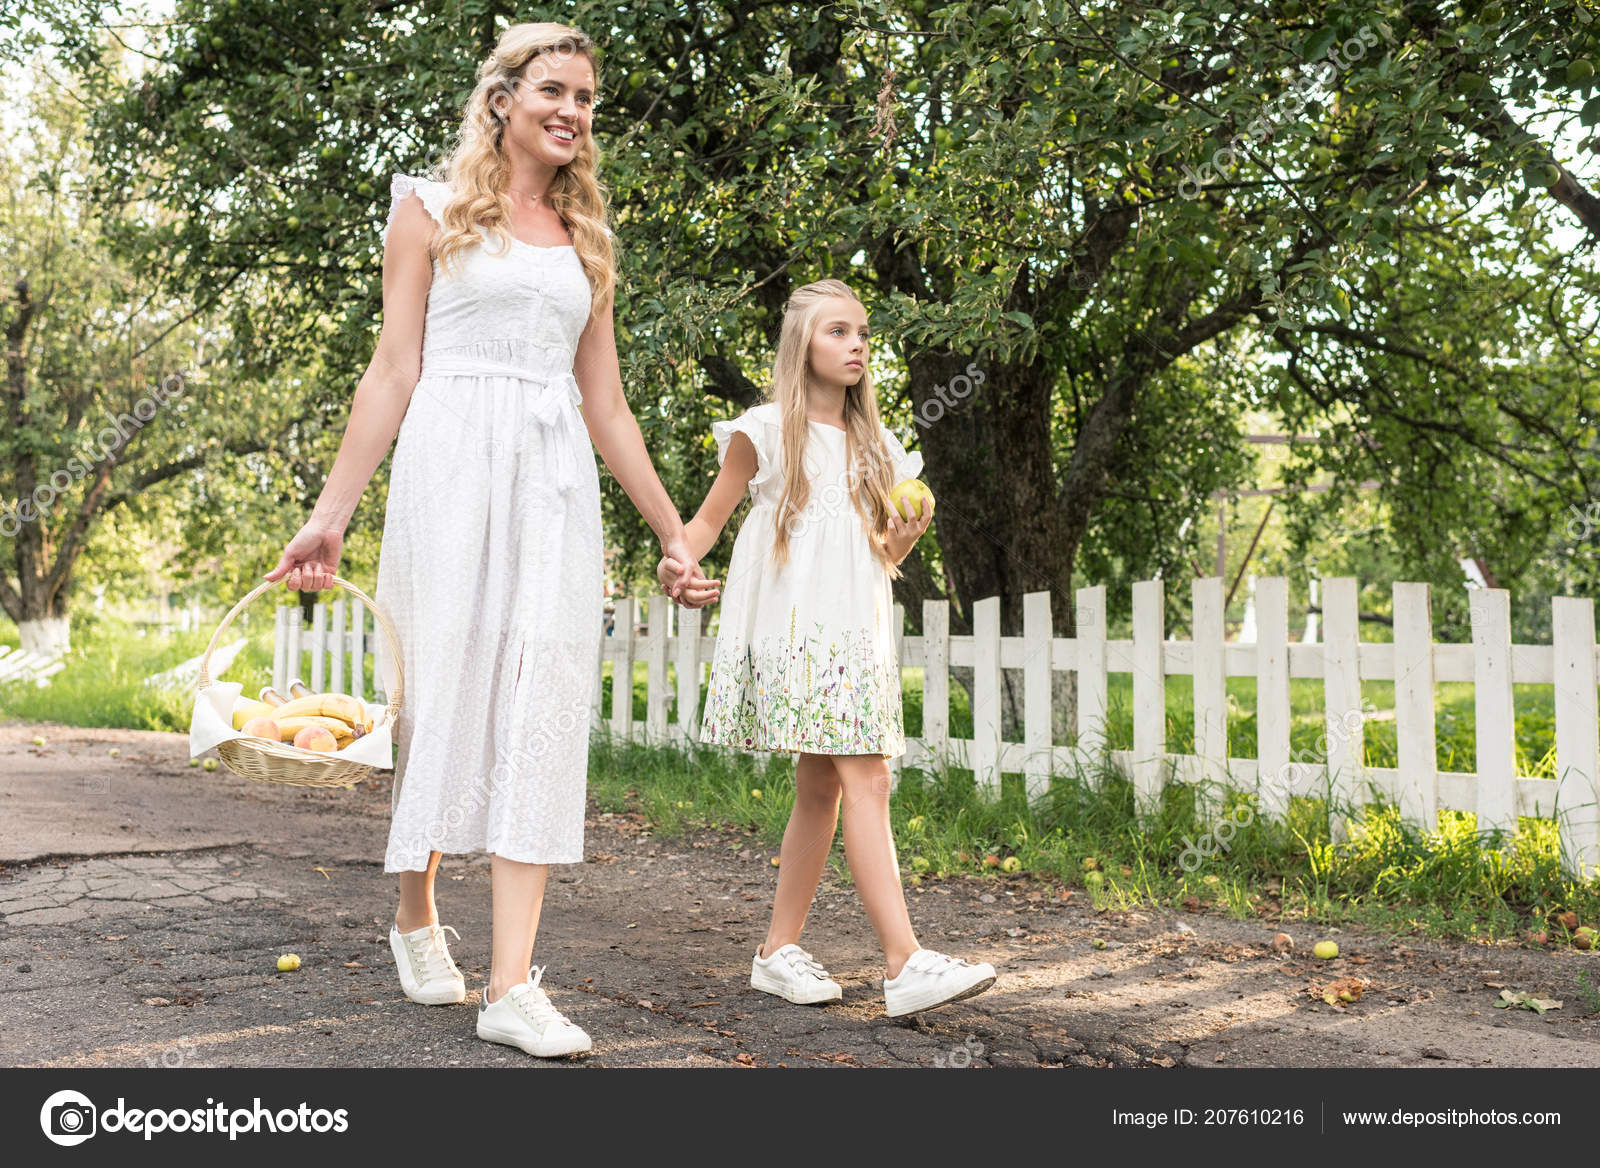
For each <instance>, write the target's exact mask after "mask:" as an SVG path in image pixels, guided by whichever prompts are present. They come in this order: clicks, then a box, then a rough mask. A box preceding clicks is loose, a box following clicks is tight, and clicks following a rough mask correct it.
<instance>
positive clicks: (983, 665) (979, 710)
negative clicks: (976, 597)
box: [972, 596, 1000, 796]
mask: <svg viewBox="0 0 1600 1168" xmlns="http://www.w3.org/2000/svg"><path fill="white" fill-rule="evenodd" d="M972 674H973V682H972V770H973V776H974V778H975V779H976V781H977V784H978V789H979V790H980V791H983V792H985V793H987V794H988V795H990V796H994V795H998V794H999V793H1000V598H999V597H998V596H986V597H984V598H983V599H982V600H980V601H978V602H977V603H975V604H974V605H973V606H972Z"/></svg>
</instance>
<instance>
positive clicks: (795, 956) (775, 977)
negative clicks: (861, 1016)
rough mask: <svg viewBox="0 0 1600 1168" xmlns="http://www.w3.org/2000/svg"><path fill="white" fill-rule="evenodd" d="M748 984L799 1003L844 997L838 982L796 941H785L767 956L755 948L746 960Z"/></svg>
mask: <svg viewBox="0 0 1600 1168" xmlns="http://www.w3.org/2000/svg"><path fill="white" fill-rule="evenodd" d="M750 985H751V987H752V988H754V989H758V990H764V991H766V992H767V993H769V994H777V995H778V996H779V997H780V998H787V999H788V1000H789V1001H791V1002H795V1003H798V1004H799V1005H802V1006H814V1005H816V1004H817V1003H819V1002H837V1001H838V1000H839V999H840V998H842V997H844V991H843V990H841V989H840V988H839V983H838V982H836V981H834V980H833V978H831V977H829V976H828V971H827V970H826V969H823V968H822V966H821V965H819V964H818V963H817V961H816V959H815V958H814V957H812V956H811V954H809V953H807V952H806V951H805V950H804V949H802V948H800V946H798V945H785V946H784V947H783V948H781V949H779V950H778V951H777V952H776V953H774V954H773V955H772V956H770V957H763V956H761V950H760V949H759V948H758V949H757V950H756V955H755V956H754V957H753V958H751V960H750Z"/></svg>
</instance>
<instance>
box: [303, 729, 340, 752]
mask: <svg viewBox="0 0 1600 1168" xmlns="http://www.w3.org/2000/svg"><path fill="white" fill-rule="evenodd" d="M294 744H295V745H296V746H298V747H299V748H300V749H301V750H321V751H334V750H338V749H339V742H338V740H337V739H336V738H334V736H333V731H331V730H329V729H328V728H327V727H325V726H307V727H305V729H303V730H301V731H300V733H298V734H296V735H295V736H294Z"/></svg>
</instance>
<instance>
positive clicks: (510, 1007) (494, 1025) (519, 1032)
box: [478, 965, 590, 1058]
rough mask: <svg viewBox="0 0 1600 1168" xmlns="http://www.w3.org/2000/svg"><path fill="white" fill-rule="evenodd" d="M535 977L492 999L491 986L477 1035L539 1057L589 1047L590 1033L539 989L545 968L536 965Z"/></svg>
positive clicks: (483, 1002)
mask: <svg viewBox="0 0 1600 1168" xmlns="http://www.w3.org/2000/svg"><path fill="white" fill-rule="evenodd" d="M528 972H529V973H530V974H532V975H533V976H532V977H531V978H530V979H529V980H528V981H525V982H523V983H522V984H521V985H514V986H512V987H511V988H510V989H509V990H507V991H506V992H505V993H504V994H502V995H501V996H500V997H499V998H498V999H497V1000H496V1001H494V1002H492V1003H491V1002H489V990H488V987H487V986H486V987H484V991H483V997H482V998H481V999H479V1002H478V1037H479V1038H484V1039H488V1040H489V1041H490V1042H503V1043H505V1044H506V1045H507V1046H515V1047H517V1048H519V1049H521V1050H525V1051H527V1052H528V1053H529V1054H534V1055H538V1056H539V1057H540V1058H554V1057H555V1056H557V1055H563V1054H580V1053H582V1052H583V1051H586V1050H588V1049H589V1046H590V1043H589V1036H588V1035H587V1034H585V1033H584V1032H583V1030H582V1029H580V1028H579V1027H578V1026H577V1025H575V1024H574V1023H572V1022H571V1021H569V1020H568V1019H567V1017H566V1015H564V1014H563V1013H562V1012H561V1011H560V1010H558V1009H556V1008H555V1006H553V1005H551V1004H550V997H549V995H548V994H546V993H545V992H544V991H543V990H542V989H540V988H539V982H540V981H541V980H542V979H543V978H544V968H543V967H542V966H537V965H536V966H533V967H532V968H530V969H529V970H528Z"/></svg>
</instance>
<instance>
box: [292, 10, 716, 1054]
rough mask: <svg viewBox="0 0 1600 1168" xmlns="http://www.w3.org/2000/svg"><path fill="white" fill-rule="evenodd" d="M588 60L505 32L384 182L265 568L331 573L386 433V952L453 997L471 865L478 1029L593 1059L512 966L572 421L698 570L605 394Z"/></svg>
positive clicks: (558, 703)
mask: <svg viewBox="0 0 1600 1168" xmlns="http://www.w3.org/2000/svg"><path fill="white" fill-rule="evenodd" d="M595 56H596V50H595V47H594V45H593V44H592V43H591V42H590V40H589V38H588V37H587V36H585V35H584V34H583V33H582V32H580V31H578V30H577V29H575V28H571V27H568V26H566V25H560V24H550V23H531V24H517V25H513V26H511V27H510V28H508V29H506V30H505V32H504V33H503V34H502V35H501V37H500V40H499V42H498V44H496V46H495V48H494V50H493V51H492V52H491V53H490V55H489V57H488V58H487V59H486V60H485V61H484V62H483V64H482V65H481V66H480V67H479V70H478V83H477V86H476V87H475V88H474V89H473V92H472V95H471V97H470V98H469V99H468V102H467V108H466V113H465V117H464V120H463V123H462V127H461V131H460V135H459V138H458V142H457V144H456V146H455V149H454V151H453V153H452V155H451V157H450V158H449V160H448V161H447V162H446V163H445V164H444V165H442V166H438V167H436V168H435V170H434V173H433V175H432V177H431V178H429V179H417V178H412V177H410V176H407V175H396V176H395V177H394V181H393V186H392V201H391V205H390V209H389V224H388V228H387V230H386V234H385V246H384V257H383V308H384V316H383V330H382V334H381V336H380V337H379V340H378V347H377V351H376V353H375V354H374V356H373V360H372V363H371V364H370V365H369V366H368V368H367V371H366V374H365V375H364V376H363V377H362V379H361V383H360V385H359V386H358V387H357V389H356V396H355V403H354V405H353V407H352V409H351V413H350V423H349V426H348V428H347V429H346V431H345V436H344V441H343V443H342V444H341V446H340V449H339V456H338V459H337V460H336V462H335V463H334V467H333V471H332V473H331V474H330V476H329V478H328V482H327V485H326V486H325V487H324V488H323V490H322V494H321V496H320V498H319V499H318V500H317V505H316V507H315V509H314V510H313V512H312V516H311V519H310V521H309V522H308V523H307V524H306V525H305V527H304V528H302V529H301V530H300V532H299V533H298V534H297V535H296V536H295V537H294V538H293V539H292V540H291V541H290V542H289V544H288V546H287V547H286V548H285V549H284V552H283V556H282V558H281V559H280V560H279V562H278V566H277V567H276V568H274V569H273V571H272V572H270V573H268V578H269V579H283V580H285V583H286V585H287V587H289V588H291V589H297V590H301V591H315V590H319V589H323V588H327V587H330V586H331V584H332V576H333V572H334V569H335V567H336V566H337V564H338V561H339V551H340V544H341V533H342V532H343V530H344V528H345V526H346V524H347V523H348V522H349V519H350V515H351V512H353V511H354V509H355V506H356V503H357V501H358V500H359V499H360V496H361V493H362V491H363V490H364V489H365V487H366V484H367V482H368V480H369V479H370V478H371V475H372V471H373V469H374V468H375V467H376V466H377V464H378V462H379V461H380V460H381V459H382V458H383V456H384V454H385V452H386V451H387V450H388V448H389V444H390V442H391V441H393V440H395V439H396V435H397V432H398V441H397V442H396V445H395V452H394V463H393V466H392V468H391V474H390V485H389V497H388V504H387V510H386V512H385V516H384V534H383V547H382V552H381V556H380V561H379V568H378V588H377V594H376V599H377V600H378V603H379V604H380V605H381V606H382V607H383V609H384V611H385V612H386V613H388V615H389V616H390V618H391V619H392V621H393V623H394V625H395V629H396V632H397V633H398V635H399V641H400V646H401V654H402V663H403V665H404V668H405V689H404V702H403V709H402V711H401V715H400V718H399V720H398V723H397V726H396V741H397V742H398V744H399V753H398V757H397V760H396V765H395V779H394V783H395V794H394V800H393V810H394V816H393V820H392V822H391V825H390V832H389V845H388V851H387V854H386V856H385V861H384V870H385V871H386V872H398V873H400V905H399V909H398V911H397V912H396V914H395V923H394V926H393V927H392V928H391V930H390V936H389V940H390V946H391V948H392V949H393V951H394V955H395V962H396V965H397V967H398V970H399V975H400V981H401V985H402V987H403V988H404V989H405V992H406V994H407V996H408V997H410V998H411V999H412V1000H413V1001H416V1002H423V1003H430V1004H446V1003H455V1002H461V1001H463V1000H465V986H464V983H463V981H462V977H461V974H460V972H459V970H457V968H456V966H455V964H454V962H453V961H451V959H450V954H449V950H448V948H447V947H446V944H445V937H444V932H443V930H442V929H441V927H440V925H439V923H438V914H437V912H436V910H435V906H434V898H433V882H434V875H435V873H436V871H437V870H438V865H439V858H440V856H441V854H442V853H444V852H451V853H457V852H473V851H487V852H489V853H491V855H492V860H491V865H492V876H491V878H492V885H493V897H494V902H493V919H494V937H493V959H492V963H491V969H490V976H489V984H488V985H487V986H486V987H485V989H484V992H483V997H482V1000H481V1002H480V1005H479V1010H478V1022H477V1032H478V1035H479V1036H480V1037H482V1038H485V1039H488V1040H490V1041H494V1042H502V1043H507V1044H509V1045H513V1046H517V1047H519V1048H521V1049H522V1050H525V1051H527V1052H528V1053H530V1054H535V1055H540V1056H553V1055H564V1054H572V1053H576V1052H578V1051H584V1050H588V1049H589V1047H590V1042H589V1037H588V1035H586V1034H585V1033H584V1032H583V1031H582V1030H581V1029H580V1028H578V1027H577V1026H576V1025H574V1024H573V1023H572V1022H570V1021H569V1020H568V1019H567V1018H565V1017H564V1016H563V1015H562V1014H561V1013H560V1012H559V1011H557V1010H556V1009H555V1008H554V1006H552V1005H551V1003H550V1000H549V998H548V996H547V995H546V994H545V991H544V990H543V989H542V988H541V987H540V981H541V979H542V977H543V974H544V970H543V969H542V968H540V969H537V970H535V969H534V968H532V967H530V962H531V960H532V955H533V943H534V936H535V933H536V931H537V929H538V924H539V908H540V904H541V901H542V900H543V896H544V888H545V877H546V874H547V872H548V865H550V864H552V863H557V864H570V863H578V862H580V861H581V860H582V859H583V812H584V787H585V780H586V771H587V765H588V747H589V708H590V705H591V702H592V699H593V692H594V691H593V686H594V684H595V677H596V674H597V672H598V669H597V663H598V659H599V648H600V646H599V637H600V620H601V613H600V601H601V595H602V589H603V582H602V550H601V533H600V482H599V475H598V472H597V470H596V468H595V464H594V458H593V456H592V454H590V453H589V448H588V445H587V443H586V442H585V440H584V437H583V429H582V428H580V427H583V428H587V432H588V437H589V439H592V440H593V443H594V446H595V448H597V449H598V450H599V452H600V455H601V457H603V458H604V459H605V461H606V465H607V467H609V468H610V469H611V471H612V473H613V474H614V475H615V476H616V479H617V481H618V482H619V483H620V484H621V485H622V489H623V490H624V491H626V492H627V494H628V497H629V498H630V499H631V500H632V501H633V503H634V505H635V506H636V507H637V508H638V509H639V511H640V513H641V515H642V516H643V517H644V519H645V520H646V522H648V523H649V524H650V527H651V529H652V530H653V531H654V532H655V533H656V536H657V538H658V539H659V540H660V544H661V548H662V550H663V551H664V552H665V553H666V554H668V555H670V556H672V557H673V559H675V560H676V561H678V562H679V563H681V564H684V565H685V568H684V571H683V574H682V576H681V578H680V580H679V581H678V583H677V585H676V586H675V588H674V593H675V594H676V592H677V591H679V590H681V589H682V588H683V587H684V586H686V585H687V584H688V583H689V582H690V581H691V580H694V581H696V582H697V583H701V582H702V581H701V580H700V577H699V565H698V564H697V563H696V562H695V557H694V556H692V555H691V554H690V552H689V545H688V541H687V539H686V537H685V533H684V526H683V523H682V521H681V519H680V518H679V515H678V511H677V508H676V507H675V506H674V505H673V503H672V500H671V499H669V498H668V497H667V493H666V491H665V490H664V489H663V488H662V486H661V482H660V480H659V479H658V478H657V476H656V473H655V469H654V467H653V466H652V465H651V463H650V459H649V456H648V454H647V453H646V451H645V446H644V440H643V437H642V436H641V434H640V431H639V426H638V423H637V422H636V421H635V420H634V417H633V414H632V413H631V412H630V410H629V409H628V405H627V402H626V401H625V400H624V398H623V394H622V384H621V378H620V374H619V370H618V365H617V354H616V345H615V339H614V336H613V330H612V294H613V291H614V270H613V260H612V246H611V239H610V236H611V232H610V230H609V228H608V227H607V226H606V204H605V199H604V193H603V192H604V188H603V187H602V186H601V184H600V182H599V180H598V178H597V176H596V173H595V170H596V164H597V162H598V158H599V151H598V149H597V147H596V145H595V141H594V136H593V118H592V113H593V106H594V99H595V93H596V89H597V76H596V69H595ZM413 193H414V194H415V195H416V196H417V197H416V198H411V197H409V196H410V195H412V194H413ZM580 404H581V405H582V407H583V412H582V415H581V417H580V415H579V413H578V411H577V407H578V405H580ZM385 655H386V654H385ZM380 656H383V655H380ZM380 668H382V663H380ZM451 931H452V932H454V930H451Z"/></svg>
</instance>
